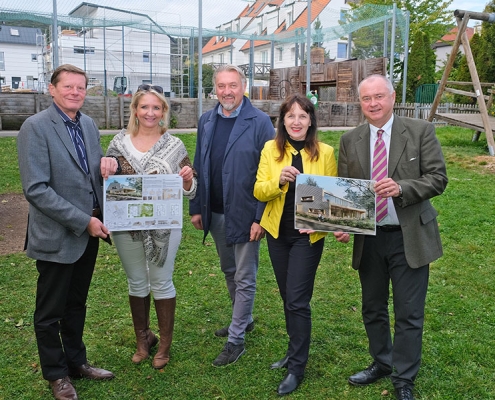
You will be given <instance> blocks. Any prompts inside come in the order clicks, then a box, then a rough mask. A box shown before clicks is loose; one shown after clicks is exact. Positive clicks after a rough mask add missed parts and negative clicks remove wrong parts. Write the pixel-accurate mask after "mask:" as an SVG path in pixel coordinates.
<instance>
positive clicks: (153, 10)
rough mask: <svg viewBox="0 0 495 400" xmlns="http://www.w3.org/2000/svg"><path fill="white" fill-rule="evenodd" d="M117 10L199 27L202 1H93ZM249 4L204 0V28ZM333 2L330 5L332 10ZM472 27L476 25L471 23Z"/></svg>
mask: <svg viewBox="0 0 495 400" xmlns="http://www.w3.org/2000/svg"><path fill="white" fill-rule="evenodd" d="M82 2H83V0H57V10H58V12H59V13H60V14H65V15H66V14H67V13H69V12H70V11H71V10H73V9H74V8H75V7H77V6H78V5H79V4H81V3H82ZM488 2H489V0H454V1H453V3H452V4H451V5H450V7H449V8H450V9H451V10H452V11H453V10H456V9H459V10H467V11H476V12H482V11H483V9H484V8H485V6H486V4H487V3H488ZM91 3H94V4H100V5H103V6H109V7H113V8H116V9H127V10H132V11H136V12H140V13H143V14H148V15H149V16H150V17H151V18H153V19H155V20H156V21H157V22H159V23H161V24H164V25H182V26H196V27H197V26H198V14H199V11H198V4H199V0H158V1H156V0H140V1H138V2H136V0H97V1H94V2H91ZM251 3H252V2H251ZM248 4H250V3H249V2H247V1H246V0H202V5H203V7H202V8H203V12H202V14H203V27H204V28H209V29H212V28H215V27H216V26H218V25H220V24H221V23H223V22H227V21H230V20H232V19H235V18H236V17H237V16H238V15H239V14H240V12H241V11H242V10H243V8H244V7H246V6H247V5H248ZM331 6H332V3H330V4H329V7H330V8H331ZM0 8H3V9H10V10H29V11H35V12H36V11H37V12H43V13H51V12H52V10H53V0H43V1H40V0H22V1H17V2H13V1H12V0H0ZM470 25H472V24H471V23H470Z"/></svg>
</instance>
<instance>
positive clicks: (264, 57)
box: [261, 50, 268, 64]
mask: <svg viewBox="0 0 495 400" xmlns="http://www.w3.org/2000/svg"><path fill="white" fill-rule="evenodd" d="M261 62H262V63H263V64H267V63H268V51H266V50H265V51H262V52H261Z"/></svg>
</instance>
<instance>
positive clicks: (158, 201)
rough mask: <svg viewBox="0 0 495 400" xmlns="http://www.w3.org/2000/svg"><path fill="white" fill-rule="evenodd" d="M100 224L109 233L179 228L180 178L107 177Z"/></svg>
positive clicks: (155, 176)
mask: <svg viewBox="0 0 495 400" xmlns="http://www.w3.org/2000/svg"><path fill="white" fill-rule="evenodd" d="M104 195H105V196H104V210H105V212H104V213H103V218H104V221H103V223H104V224H105V226H106V227H107V228H108V229H109V230H110V231H137V230H151V229H170V228H182V177H180V176H179V175H178V174H170V175H111V176H110V177H109V178H108V179H107V180H106V181H105V191H104Z"/></svg>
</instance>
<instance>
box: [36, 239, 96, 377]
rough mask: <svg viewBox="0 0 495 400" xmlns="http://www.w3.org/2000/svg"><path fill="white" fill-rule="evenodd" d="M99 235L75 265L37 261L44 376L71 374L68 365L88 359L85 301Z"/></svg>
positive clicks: (39, 341)
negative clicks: (84, 340)
mask: <svg viewBox="0 0 495 400" xmlns="http://www.w3.org/2000/svg"><path fill="white" fill-rule="evenodd" d="M98 246H99V242H98V238H93V237H91V238H90V239H89V241H88V245H87V247H86V250H85V252H84V254H83V255H82V256H81V258H79V260H77V261H76V262H75V263H74V264H59V263H55V262H48V261H42V260H37V261H36V267H37V269H38V272H39V277H38V284H37V291H36V310H35V312H34V330H35V333H36V341H37V345H38V353H39V356H40V364H41V370H42V373H43V378H45V379H47V380H50V381H52V380H56V379H60V378H63V377H65V376H67V375H68V368H69V367H76V366H79V365H82V364H85V363H86V362H87V359H86V347H85V345H84V343H83V340H82V336H83V330H84V322H85V319H86V300H87V298H88V291H89V286H90V284H91V278H92V276H93V270H94V267H95V263H96V256H97V254H98Z"/></svg>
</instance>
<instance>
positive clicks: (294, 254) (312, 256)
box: [267, 229, 325, 376]
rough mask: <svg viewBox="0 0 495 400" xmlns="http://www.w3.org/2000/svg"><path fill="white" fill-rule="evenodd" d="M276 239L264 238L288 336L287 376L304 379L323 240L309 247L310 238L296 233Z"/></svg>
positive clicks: (271, 237)
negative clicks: (291, 375) (302, 377)
mask: <svg viewBox="0 0 495 400" xmlns="http://www.w3.org/2000/svg"><path fill="white" fill-rule="evenodd" d="M284 233H285V234H283V235H280V236H279V237H278V239H274V238H273V236H271V235H269V234H267V242H268V252H269V255H270V260H271V262H272V266H273V271H274V273H275V278H276V280H277V284H278V288H279V290H280V296H281V297H282V300H283V302H284V313H285V326H286V329H287V334H288V335H289V346H288V350H287V355H288V356H289V365H288V372H289V373H291V374H294V375H297V376H301V375H304V370H305V368H306V364H307V362H308V355H309V344H310V340H311V306H310V301H311V297H312V296H313V288H314V282H315V276H316V270H317V268H318V264H319V262H320V259H321V254H322V252H323V246H324V242H325V239H320V240H319V241H318V242H316V243H313V244H311V243H310V241H309V236H308V235H306V234H300V233H299V231H297V230H294V229H292V230H290V231H289V232H287V233H286V232H284Z"/></svg>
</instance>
